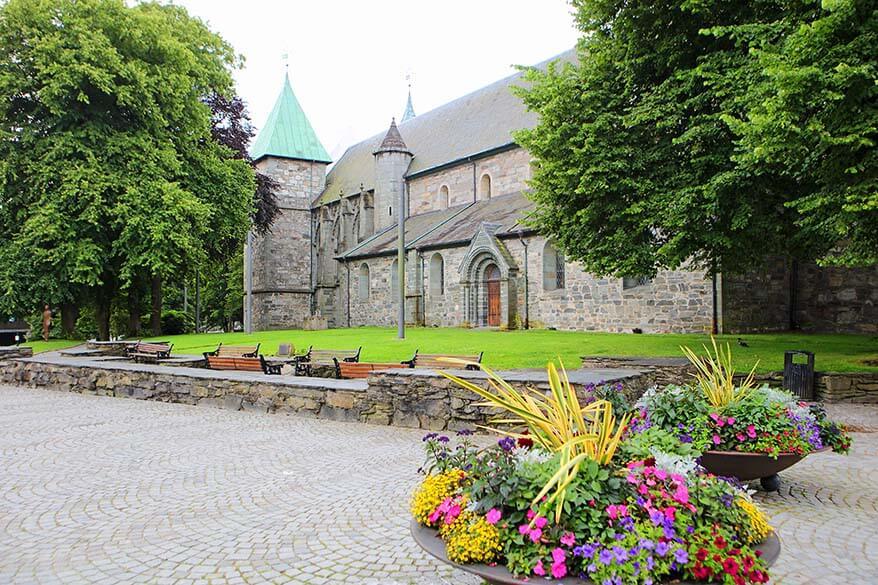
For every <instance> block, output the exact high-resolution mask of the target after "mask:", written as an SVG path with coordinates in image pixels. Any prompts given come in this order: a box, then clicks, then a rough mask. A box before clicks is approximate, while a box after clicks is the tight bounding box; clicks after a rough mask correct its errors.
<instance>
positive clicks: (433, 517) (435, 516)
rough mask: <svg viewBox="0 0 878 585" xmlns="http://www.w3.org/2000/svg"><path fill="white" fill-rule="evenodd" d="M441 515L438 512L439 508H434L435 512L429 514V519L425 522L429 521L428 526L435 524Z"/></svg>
mask: <svg viewBox="0 0 878 585" xmlns="http://www.w3.org/2000/svg"><path fill="white" fill-rule="evenodd" d="M441 515H442V512H440V511H439V508H436V509H435V510H433V513H432V514H430V516H429V518H427V520H429V521H430V524H435V523H436V520H438V519H439V516H441Z"/></svg>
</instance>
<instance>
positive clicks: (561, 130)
mask: <svg viewBox="0 0 878 585" xmlns="http://www.w3.org/2000/svg"><path fill="white" fill-rule="evenodd" d="M573 5H574V8H575V18H576V23H577V26H578V27H579V29H580V30H581V31H582V33H583V36H582V38H581V41H580V43H579V45H578V49H577V54H578V60H577V62H576V63H563V62H562V63H557V64H554V65H552V66H550V67H549V68H548V69H547V70H545V71H541V70H537V69H531V70H529V71H528V72H527V73H526V75H525V78H526V79H527V80H528V81H529V82H530V85H529V87H525V88H522V89H521V95H522V97H523V99H524V101H525V103H526V104H527V106H528V107H530V108H531V109H533V110H534V111H536V112H538V113H539V114H540V122H539V124H538V125H537V126H536V127H535V128H533V129H531V130H525V131H521V132H519V133H517V135H516V138H517V140H518V142H519V143H520V144H522V145H523V146H524V147H526V148H528V149H529V150H530V152H531V153H532V154H533V155H534V157H535V159H536V160H535V170H534V177H533V181H532V197H533V199H534V200H535V202H536V204H537V207H536V211H535V212H534V215H533V217H532V223H533V225H535V226H536V227H538V228H539V229H540V230H542V231H543V232H544V233H546V234H547V235H549V236H551V237H553V238H554V239H556V240H557V241H558V242H559V243H560V244H561V245H562V246H563V247H564V248H565V250H566V252H567V254H568V256H569V257H570V258H572V259H575V260H580V261H582V262H583V264H584V266H585V268H586V269H588V270H589V271H592V272H595V273H598V274H612V275H617V276H622V275H635V274H654V273H655V272H656V271H657V270H661V269H675V268H678V267H681V266H692V267H700V268H704V269H706V270H708V271H724V272H740V271H745V270H748V269H750V268H753V267H754V266H757V265H759V264H760V263H761V262H762V261H763V260H764V258H765V256H766V254H769V253H777V254H786V255H789V256H791V257H794V258H798V259H820V260H821V261H823V262H839V263H844V264H849V265H856V264H870V263H874V262H875V260H876V255H878V246H876V243H878V240H876V235H875V234H876V232H878V224H876V221H878V203H876V190H875V181H876V179H875V177H876V164H875V149H874V143H875V139H876V124H878V115H876V108H875V106H876V99H875V98H876V91H878V85H876V83H875V81H876V70H875V63H876V62H878V60H876V57H878V42H876V39H875V34H876V9H875V8H874V3H872V2H865V1H856V0H835V1H832V2H829V1H825V2H824V3H823V5H821V4H820V3H819V2H816V1H804V0H798V1H757V2H720V1H716V0H678V1H672V0H665V1H660V2H645V1H639V0H636V1H625V2H621V1H618V0H607V1H592V0H576V1H574V2H573Z"/></svg>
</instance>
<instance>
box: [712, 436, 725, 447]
mask: <svg viewBox="0 0 878 585" xmlns="http://www.w3.org/2000/svg"><path fill="white" fill-rule="evenodd" d="M712 440H713V444H714V445H719V444H720V443H722V442H723V440H722V439H720V438H719V435H714V436H713V439H712Z"/></svg>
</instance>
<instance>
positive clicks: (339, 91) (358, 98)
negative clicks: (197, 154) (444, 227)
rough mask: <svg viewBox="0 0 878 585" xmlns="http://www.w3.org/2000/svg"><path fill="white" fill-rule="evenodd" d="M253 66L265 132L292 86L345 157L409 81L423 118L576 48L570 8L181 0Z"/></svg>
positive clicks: (509, 1) (246, 87)
mask: <svg viewBox="0 0 878 585" xmlns="http://www.w3.org/2000/svg"><path fill="white" fill-rule="evenodd" d="M175 3H177V4H180V5H183V6H185V7H186V8H187V9H188V10H189V12H190V13H191V14H193V15H195V16H198V17H199V18H201V19H202V20H205V21H207V23H208V24H209V26H210V28H211V29H212V30H214V31H215V32H218V33H219V34H221V35H222V36H223V38H225V39H226V40H227V41H228V42H229V43H231V44H232V46H234V48H235V50H236V51H237V52H238V53H240V54H242V55H243V56H244V58H245V63H244V69H243V70H241V71H238V72H237V73H236V76H235V77H236V79H237V83H238V93H239V94H240V95H241V96H242V97H243V98H244V99H245V100H246V101H247V103H248V105H249V109H250V114H251V117H252V119H253V123H254V124H255V125H256V127H257V128H259V127H261V125H262V124H263V123H264V122H265V119H266V117H267V116H268V113H269V112H270V111H271V107H272V106H273V105H274V100H275V98H276V97H277V94H278V92H279V91H280V88H281V83H282V82H283V73H284V60H283V57H282V56H283V55H284V54H285V53H286V54H288V55H289V71H290V80H291V82H292V85H293V90H294V91H295V92H296V96H297V97H298V98H299V102H300V103H301V104H302V107H303V108H304V109H305V113H306V114H307V115H308V118H309V119H310V120H311V124H312V125H313V126H314V129H315V130H316V132H317V135H318V136H319V138H320V140H321V141H322V142H323V145H324V146H325V147H326V149H327V150H328V151H329V152H330V154H331V155H332V156H333V158H334V159H338V157H339V156H341V154H342V153H343V152H344V149H345V148H346V147H347V146H350V145H351V144H352V143H355V142H358V141H359V140H362V139H364V138H367V137H369V136H371V135H373V134H376V133H378V132H380V131H382V130H384V129H385V128H387V126H388V125H389V124H390V118H391V117H392V116H396V117H397V119H399V117H400V116H401V115H402V112H403V110H404V107H405V98H406V79H405V77H406V73H407V72H409V71H411V72H413V74H414V75H413V82H412V99H413V101H414V106H415V112H416V113H423V112H426V111H428V110H430V109H432V108H435V107H436V106H440V105H442V104H444V103H446V102H448V101H450V100H452V99H454V98H457V97H460V96H462V95H464V94H466V93H469V92H471V91H473V90H475V89H478V88H480V87H482V86H484V85H487V84H489V83H491V82H492V81H496V80H498V79H500V78H502V77H505V76H507V75H509V74H511V73H513V72H514V69H513V65H515V64H524V65H530V64H534V63H537V62H540V61H543V60H545V59H547V58H549V57H552V56H554V55H557V54H558V53H561V52H563V51H565V50H567V49H569V48H571V47H572V46H573V45H574V44H575V42H576V38H577V34H576V31H575V29H574V28H573V19H572V17H571V16H570V7H569V6H568V5H567V3H566V2H565V1H564V0H468V1H463V0H445V1H442V2H426V1H422V0H407V1H403V0H371V1H369V0H362V1H361V0H344V1H343V0H309V1H302V0H247V1H242V0H176V2H175Z"/></svg>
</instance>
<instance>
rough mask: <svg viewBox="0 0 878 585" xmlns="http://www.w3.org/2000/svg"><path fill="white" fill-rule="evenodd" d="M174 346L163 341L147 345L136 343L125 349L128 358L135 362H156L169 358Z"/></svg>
mask: <svg viewBox="0 0 878 585" xmlns="http://www.w3.org/2000/svg"><path fill="white" fill-rule="evenodd" d="M172 347H174V344H172V343H167V342H163V341H158V342H152V343H147V342H143V341H138V342H137V343H135V344H134V345H133V346H131V347H129V348H128V349H127V354H128V357H130V358H133V359H134V361H135V362H137V363H140V362H141V361H144V362H157V361H159V360H164V359H168V358H169V357H171V348H172Z"/></svg>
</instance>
